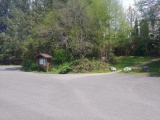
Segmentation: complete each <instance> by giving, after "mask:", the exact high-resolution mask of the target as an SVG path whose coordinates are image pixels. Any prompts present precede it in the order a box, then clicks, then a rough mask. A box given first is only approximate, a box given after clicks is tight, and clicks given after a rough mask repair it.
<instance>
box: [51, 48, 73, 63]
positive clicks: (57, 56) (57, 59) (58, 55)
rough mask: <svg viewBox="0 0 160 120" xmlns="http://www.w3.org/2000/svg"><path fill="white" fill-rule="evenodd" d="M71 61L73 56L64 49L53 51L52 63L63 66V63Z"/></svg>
mask: <svg viewBox="0 0 160 120" xmlns="http://www.w3.org/2000/svg"><path fill="white" fill-rule="evenodd" d="M72 60H73V56H72V54H71V53H70V52H69V51H67V50H65V49H57V50H55V51H54V58H53V61H54V63H56V64H63V63H65V62H71V61H72Z"/></svg>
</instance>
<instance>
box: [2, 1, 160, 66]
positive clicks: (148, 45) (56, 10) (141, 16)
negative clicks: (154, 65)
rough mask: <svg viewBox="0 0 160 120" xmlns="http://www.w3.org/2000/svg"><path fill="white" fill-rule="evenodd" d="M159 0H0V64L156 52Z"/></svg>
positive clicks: (159, 37) (108, 59) (159, 42)
mask: <svg viewBox="0 0 160 120" xmlns="http://www.w3.org/2000/svg"><path fill="white" fill-rule="evenodd" d="M159 24H160V0H140V1H139V2H135V5H134V6H128V7H127V8H123V6H122V4H121V2H120V1H119V0H0V64H22V63H24V62H25V61H34V56H35V55H37V54H38V53H48V54H50V55H52V56H53V62H54V63H56V64H63V63H65V62H71V61H74V60H79V59H84V58H87V59H93V58H94V59H101V57H103V56H105V57H106V62H111V63H112V62H113V61H114V57H115V56H158V55H159V54H160V25H159Z"/></svg>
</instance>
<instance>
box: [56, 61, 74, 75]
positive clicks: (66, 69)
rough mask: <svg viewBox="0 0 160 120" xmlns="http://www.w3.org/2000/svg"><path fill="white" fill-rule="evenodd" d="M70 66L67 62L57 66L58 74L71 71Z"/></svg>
mask: <svg viewBox="0 0 160 120" xmlns="http://www.w3.org/2000/svg"><path fill="white" fill-rule="evenodd" d="M71 69H72V68H71V66H70V64H69V63H64V64H62V65H60V66H59V72H58V73H59V74H66V73H69V72H70V71H71Z"/></svg>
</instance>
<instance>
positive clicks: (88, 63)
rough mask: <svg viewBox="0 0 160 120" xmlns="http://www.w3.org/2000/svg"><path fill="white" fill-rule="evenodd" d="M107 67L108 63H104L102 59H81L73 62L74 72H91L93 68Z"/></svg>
mask: <svg viewBox="0 0 160 120" xmlns="http://www.w3.org/2000/svg"><path fill="white" fill-rule="evenodd" d="M105 68H106V64H103V63H102V62H101V61H96V60H88V59H81V60H75V61H74V62H72V72H73V73H84V72H91V71H93V70H100V69H105Z"/></svg>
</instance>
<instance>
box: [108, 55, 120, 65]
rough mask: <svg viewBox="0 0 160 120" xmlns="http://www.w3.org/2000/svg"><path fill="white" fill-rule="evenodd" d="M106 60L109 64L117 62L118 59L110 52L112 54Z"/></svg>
mask: <svg viewBox="0 0 160 120" xmlns="http://www.w3.org/2000/svg"><path fill="white" fill-rule="evenodd" d="M108 62H109V63H110V64H116V63H118V59H117V57H116V56H115V55H114V54H113V53H112V54H111V55H110V57H109V60H108Z"/></svg>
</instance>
